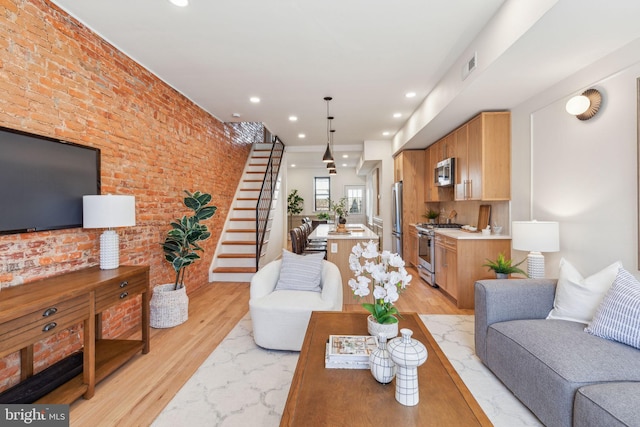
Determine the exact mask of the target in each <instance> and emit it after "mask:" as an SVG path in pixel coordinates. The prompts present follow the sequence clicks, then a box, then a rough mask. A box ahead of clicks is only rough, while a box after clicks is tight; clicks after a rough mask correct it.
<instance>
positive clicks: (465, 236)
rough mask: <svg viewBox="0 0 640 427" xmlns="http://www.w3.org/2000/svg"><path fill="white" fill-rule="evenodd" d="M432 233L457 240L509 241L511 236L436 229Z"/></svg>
mask: <svg viewBox="0 0 640 427" xmlns="http://www.w3.org/2000/svg"><path fill="white" fill-rule="evenodd" d="M433 231H435V232H436V234H441V235H443V236H447V237H451V238H454V239H459V240H511V236H509V235H506V234H489V235H485V234H482V233H469V232H467V231H462V230H458V229H455V228H436V229H435V230H433Z"/></svg>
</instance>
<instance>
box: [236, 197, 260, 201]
mask: <svg viewBox="0 0 640 427" xmlns="http://www.w3.org/2000/svg"><path fill="white" fill-rule="evenodd" d="M236 200H243V201H247V200H258V198H257V197H238V198H237V199H236Z"/></svg>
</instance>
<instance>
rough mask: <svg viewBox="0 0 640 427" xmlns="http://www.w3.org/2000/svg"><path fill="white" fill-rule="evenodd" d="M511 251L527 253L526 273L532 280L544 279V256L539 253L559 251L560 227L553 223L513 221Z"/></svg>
mask: <svg viewBox="0 0 640 427" xmlns="http://www.w3.org/2000/svg"><path fill="white" fill-rule="evenodd" d="M511 235H512V240H511V242H512V243H513V249H516V250H519V251H529V255H527V272H528V274H529V277H531V278H533V279H541V278H543V277H544V255H542V253H541V252H558V251H559V250H560V227H559V224H558V223H557V222H555V221H535V220H534V221H513V222H512V223H511Z"/></svg>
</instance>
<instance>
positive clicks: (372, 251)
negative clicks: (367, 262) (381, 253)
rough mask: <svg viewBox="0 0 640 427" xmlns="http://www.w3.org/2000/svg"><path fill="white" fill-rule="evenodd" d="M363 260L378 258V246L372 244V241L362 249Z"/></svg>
mask: <svg viewBox="0 0 640 427" xmlns="http://www.w3.org/2000/svg"><path fill="white" fill-rule="evenodd" d="M362 257H363V258H367V259H371V258H377V257H378V244H377V243H374V242H373V240H369V243H367V246H366V247H365V248H364V252H363V253H362Z"/></svg>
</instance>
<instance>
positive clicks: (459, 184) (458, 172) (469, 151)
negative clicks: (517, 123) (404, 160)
mask: <svg viewBox="0 0 640 427" xmlns="http://www.w3.org/2000/svg"><path fill="white" fill-rule="evenodd" d="M448 157H454V158H455V166H454V168H455V185H454V186H453V187H438V186H436V185H435V184H434V177H433V170H434V168H435V166H436V163H438V162H439V161H441V160H443V159H446V158H448ZM425 165H426V173H425V175H426V178H427V181H426V184H425V194H424V198H425V201H426V202H442V201H451V200H456V201H459V200H487V201H491V200H495V201H498V200H510V199H511V114H510V113H509V112H486V113H480V114H479V115H477V116H476V117H474V118H473V119H471V120H469V121H468V122H467V123H465V124H463V125H462V126H460V127H459V128H457V129H456V130H454V131H453V132H451V133H450V134H448V135H447V136H445V137H444V138H442V139H440V140H438V141H436V142H435V143H434V144H432V145H430V146H429V147H428V148H427V149H426V150H425Z"/></svg>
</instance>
